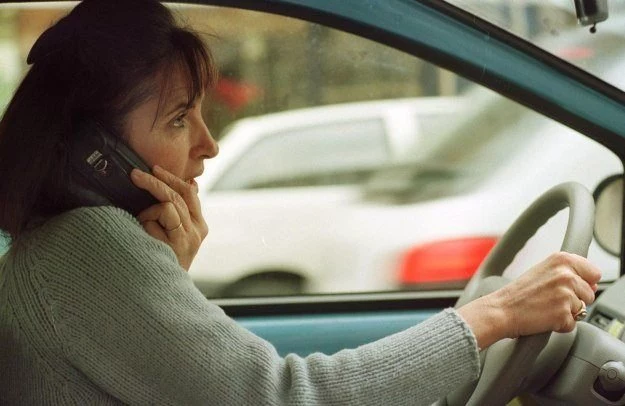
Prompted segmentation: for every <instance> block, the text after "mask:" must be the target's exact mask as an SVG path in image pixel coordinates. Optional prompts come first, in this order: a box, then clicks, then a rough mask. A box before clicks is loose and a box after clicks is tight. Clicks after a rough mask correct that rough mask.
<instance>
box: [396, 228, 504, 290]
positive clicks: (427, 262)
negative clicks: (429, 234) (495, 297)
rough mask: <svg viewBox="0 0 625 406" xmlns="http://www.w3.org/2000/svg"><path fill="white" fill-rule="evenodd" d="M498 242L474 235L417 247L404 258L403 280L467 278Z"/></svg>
mask: <svg viewBox="0 0 625 406" xmlns="http://www.w3.org/2000/svg"><path fill="white" fill-rule="evenodd" d="M496 242H497V238H495V237H473V238H459V239H455V240H443V241H436V242H432V243H429V244H424V245H420V246H418V247H415V248H413V249H411V250H410V251H408V252H407V253H406V255H405V256H404V258H403V260H402V263H401V265H400V266H401V268H400V275H399V278H400V279H399V281H400V283H402V284H415V283H430V282H451V281H462V280H467V279H469V278H471V276H473V274H474V273H475V271H476V270H477V268H478V266H479V265H480V264H481V263H482V261H483V260H484V258H485V257H486V255H488V253H489V252H490V250H491V248H493V246H494V245H495V243H496Z"/></svg>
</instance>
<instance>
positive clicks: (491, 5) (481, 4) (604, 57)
mask: <svg viewBox="0 0 625 406" xmlns="http://www.w3.org/2000/svg"><path fill="white" fill-rule="evenodd" d="M446 1H447V2H448V3H451V4H453V5H455V6H457V7H459V8H462V9H464V10H466V11H468V12H470V13H472V14H475V15H477V16H479V17H481V18H483V19H485V20H487V21H489V22H490V23H492V24H494V25H496V26H498V27H500V28H502V29H504V30H506V31H509V32H511V33H512V34H514V35H516V36H518V37H521V38H523V39H525V40H527V41H529V42H531V43H533V44H534V45H536V46H538V47H540V48H542V49H544V50H545V51H547V52H549V53H551V54H553V55H556V56H558V57H560V58H561V59H564V60H566V61H568V62H570V63H572V64H573V65H575V66H577V67H579V68H581V69H583V70H585V71H587V72H588V73H591V74H592V75H594V76H596V77H598V78H600V79H602V80H604V81H606V82H607V83H610V84H612V85H613V86H615V87H617V88H619V89H621V90H625V80H624V79H623V75H622V74H617V72H618V71H619V70H614V69H605V65H604V62H606V61H616V60H618V59H620V60H622V61H623V63H625V58H624V57H625V28H624V27H625V2H622V1H609V2H608V5H609V17H608V19H607V20H606V21H603V22H600V23H599V24H597V26H596V30H593V31H595V32H594V33H592V32H591V28H590V27H583V26H581V25H580V24H579V23H578V21H577V18H576V14H575V5H574V2H573V0H526V1H518V0H446ZM620 72H622V69H620ZM620 72H619V73H620Z"/></svg>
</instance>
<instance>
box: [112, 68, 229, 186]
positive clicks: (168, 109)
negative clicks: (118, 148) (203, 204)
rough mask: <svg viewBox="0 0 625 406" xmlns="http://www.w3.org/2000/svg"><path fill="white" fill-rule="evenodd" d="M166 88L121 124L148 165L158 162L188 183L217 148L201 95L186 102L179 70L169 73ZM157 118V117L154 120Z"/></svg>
mask: <svg viewBox="0 0 625 406" xmlns="http://www.w3.org/2000/svg"><path fill="white" fill-rule="evenodd" d="M171 75H172V76H171V77H170V78H169V87H168V88H169V89H171V90H168V91H166V92H164V93H163V94H164V96H163V100H162V101H161V102H160V103H161V106H160V108H159V96H158V94H157V95H156V97H152V98H150V99H148V100H147V101H146V102H144V103H143V104H141V105H139V106H138V107H137V108H135V109H134V110H133V111H132V112H131V113H130V114H129V115H128V116H127V117H126V122H125V124H124V135H125V138H126V140H128V143H129V144H130V147H131V148H132V149H133V150H134V151H135V152H136V153H137V154H139V156H141V158H143V160H144V161H145V162H146V163H147V164H148V165H149V166H150V167H152V166H154V165H160V166H161V167H163V168H165V169H166V170H168V171H169V172H171V173H173V174H174V175H176V176H178V177H179V178H181V179H183V180H185V181H187V182H191V181H192V180H193V179H194V178H196V177H198V176H200V175H201V174H202V172H203V171H204V163H203V161H204V160H205V159H208V158H213V157H214V156H216V155H217V152H218V150H219V148H218V146H217V142H216V141H215V140H214V139H213V137H212V136H211V133H210V131H209V130H208V128H207V127H206V124H205V123H204V119H203V118H202V114H201V111H202V100H203V98H204V95H202V96H201V97H200V98H198V99H197V100H194V101H193V102H192V103H191V105H188V96H187V82H186V80H185V79H184V76H183V74H182V73H181V70H180V69H176V70H174V72H171ZM155 117H156V119H155Z"/></svg>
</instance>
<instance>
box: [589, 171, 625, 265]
mask: <svg viewBox="0 0 625 406" xmlns="http://www.w3.org/2000/svg"><path fill="white" fill-rule="evenodd" d="M593 196H594V198H595V230H594V234H595V239H596V240H597V243H599V245H600V246H601V247H602V248H603V249H605V250H606V251H607V252H609V253H610V254H613V255H620V254H621V235H622V233H623V175H622V174H621V175H614V176H610V177H609V178H606V179H605V180H604V181H603V182H601V183H600V184H599V186H597V189H595V192H594V193H593Z"/></svg>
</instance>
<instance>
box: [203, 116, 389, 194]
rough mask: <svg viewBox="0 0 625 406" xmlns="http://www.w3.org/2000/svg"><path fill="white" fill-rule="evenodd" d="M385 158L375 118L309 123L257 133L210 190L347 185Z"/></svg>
mask: <svg viewBox="0 0 625 406" xmlns="http://www.w3.org/2000/svg"><path fill="white" fill-rule="evenodd" d="M387 158H388V153H387V145H386V135H385V132H384V127H383V123H382V122H381V121H380V120H364V121H354V122H345V123H331V124H328V125H318V124H315V123H313V124H311V126H310V127H300V128H294V129H291V130H289V131H283V132H277V133H270V134H261V138H260V139H259V141H258V142H257V143H256V144H254V145H252V146H250V147H249V148H248V149H247V150H246V152H245V154H244V155H242V156H241V157H240V160H239V161H238V162H236V163H235V164H234V165H233V167H232V168H231V169H230V170H229V171H227V172H226V173H225V174H224V176H223V178H222V179H221V180H220V181H219V182H218V183H217V185H216V186H215V190H228V189H255V188H266V187H287V186H316V185H322V184H341V183H353V182H358V181H359V180H360V179H359V178H361V177H362V175H361V176H359V174H360V173H364V174H366V173H368V172H370V170H371V169H372V168H374V167H375V166H380V165H381V164H382V163H384V162H385V161H386V159H387Z"/></svg>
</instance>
